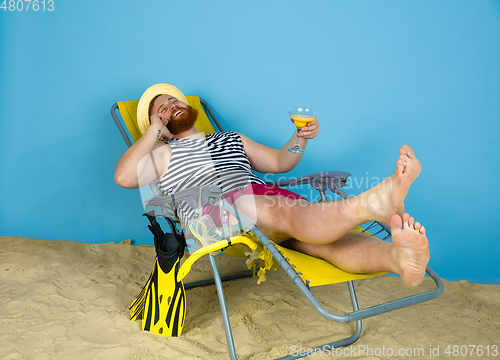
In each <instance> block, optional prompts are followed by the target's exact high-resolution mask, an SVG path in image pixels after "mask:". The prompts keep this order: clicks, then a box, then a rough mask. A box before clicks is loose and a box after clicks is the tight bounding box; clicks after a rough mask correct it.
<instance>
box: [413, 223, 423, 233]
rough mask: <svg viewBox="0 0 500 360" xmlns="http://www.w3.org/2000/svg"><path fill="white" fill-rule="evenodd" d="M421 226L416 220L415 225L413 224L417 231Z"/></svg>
mask: <svg viewBox="0 0 500 360" xmlns="http://www.w3.org/2000/svg"><path fill="white" fill-rule="evenodd" d="M421 227H422V224H420V223H419V222H418V221H417V222H416V223H415V226H414V228H415V230H417V231H419V230H420V228H421Z"/></svg>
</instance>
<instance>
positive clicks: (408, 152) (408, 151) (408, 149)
mask: <svg viewBox="0 0 500 360" xmlns="http://www.w3.org/2000/svg"><path fill="white" fill-rule="evenodd" d="M399 153H400V154H401V155H406V156H408V157H409V158H410V159H414V158H415V152H414V151H413V149H412V148H411V147H409V146H408V145H403V146H401V148H400V149H399Z"/></svg>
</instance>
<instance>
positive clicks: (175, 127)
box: [151, 94, 198, 135]
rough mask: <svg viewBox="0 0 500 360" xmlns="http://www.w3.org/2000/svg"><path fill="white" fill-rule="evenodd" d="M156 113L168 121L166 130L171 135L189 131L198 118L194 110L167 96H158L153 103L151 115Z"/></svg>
mask: <svg viewBox="0 0 500 360" xmlns="http://www.w3.org/2000/svg"><path fill="white" fill-rule="evenodd" d="M158 113H160V114H163V115H164V116H165V117H166V118H167V119H168V124H167V128H168V130H169V131H170V132H171V133H172V134H173V135H177V134H179V133H181V132H184V131H187V130H189V129H191V128H192V127H193V126H194V123H195V122H196V118H197V117H198V111H197V110H196V109H194V108H192V107H191V106H189V105H188V104H185V103H183V102H182V101H180V100H178V99H176V98H174V97H173V96H171V95H167V94H164V95H160V96H158V97H157V98H156V99H155V101H154V103H153V107H152V108H151V115H154V114H158Z"/></svg>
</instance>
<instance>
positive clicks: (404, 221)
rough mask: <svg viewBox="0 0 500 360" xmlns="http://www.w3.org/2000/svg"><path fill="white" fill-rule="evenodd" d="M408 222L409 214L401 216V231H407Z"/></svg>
mask: <svg viewBox="0 0 500 360" xmlns="http://www.w3.org/2000/svg"><path fill="white" fill-rule="evenodd" d="M409 221H410V214H408V213H404V214H403V229H407V228H408V227H409V224H408V223H409Z"/></svg>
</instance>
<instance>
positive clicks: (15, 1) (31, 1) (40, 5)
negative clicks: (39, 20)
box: [0, 0, 54, 11]
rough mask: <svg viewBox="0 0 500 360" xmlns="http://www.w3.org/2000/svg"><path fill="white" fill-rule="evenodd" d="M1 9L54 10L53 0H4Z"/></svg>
mask: <svg viewBox="0 0 500 360" xmlns="http://www.w3.org/2000/svg"><path fill="white" fill-rule="evenodd" d="M0 9H2V10H3V11H7V10H8V11H30V10H31V11H54V0H47V1H45V0H42V1H39V0H9V1H7V0H4V1H3V2H2V6H0Z"/></svg>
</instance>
